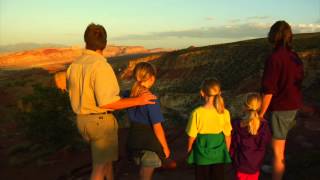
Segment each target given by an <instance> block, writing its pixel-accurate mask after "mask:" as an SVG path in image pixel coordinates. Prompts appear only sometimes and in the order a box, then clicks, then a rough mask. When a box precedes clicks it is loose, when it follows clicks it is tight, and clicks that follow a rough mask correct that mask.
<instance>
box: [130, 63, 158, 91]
mask: <svg viewBox="0 0 320 180" xmlns="http://www.w3.org/2000/svg"><path fill="white" fill-rule="evenodd" d="M152 76H154V77H155V76H156V70H155V68H154V67H153V66H152V65H151V64H150V63H147V62H141V63H138V64H137V65H136V67H135V68H134V70H133V77H134V78H135V82H134V84H133V86H132V89H131V94H130V97H137V96H139V95H140V94H141V93H142V92H143V91H145V90H146V89H147V88H146V86H145V85H144V83H145V81H147V80H148V79H149V78H151V77H152Z"/></svg>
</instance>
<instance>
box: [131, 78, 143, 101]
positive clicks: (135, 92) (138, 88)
mask: <svg viewBox="0 0 320 180" xmlns="http://www.w3.org/2000/svg"><path fill="white" fill-rule="evenodd" d="M145 89H146V88H145V87H144V86H142V85H141V82H139V81H135V82H134V84H133V86H132V88H131V94H130V97H137V96H139V95H140V94H141V92H142V91H143V90H145Z"/></svg>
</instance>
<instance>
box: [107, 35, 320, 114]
mask: <svg viewBox="0 0 320 180" xmlns="http://www.w3.org/2000/svg"><path fill="white" fill-rule="evenodd" d="M293 42H294V44H293V47H294V50H295V51H296V52H297V53H298V54H299V56H300V58H301V59H302V61H303V62H304V69H305V81H304V84H303V91H304V96H305V100H306V101H307V102H310V103H311V104H317V105H318V106H319V103H320V94H319V93H320V85H319V84H320V73H319V71H320V43H319V42H320V33H313V34H300V35H296V36H295V38H294V40H293ZM271 50H272V49H271V47H270V46H269V44H268V42H267V40H266V39H256V40H249V41H241V42H236V43H229V44H222V45H212V46H206V47H193V48H188V49H183V50H178V51H173V52H169V53H165V54H162V55H160V56H156V57H154V56H153V57H151V56H150V57H146V58H139V59H135V60H130V61H129V63H128V66H127V67H126V68H125V69H123V70H122V71H121V72H119V76H120V77H121V80H120V81H121V84H122V87H123V88H124V89H128V88H129V87H130V81H128V80H127V79H128V78H129V77H130V75H131V73H132V70H133V68H134V66H135V65H136V64H137V63H138V62H141V61H148V62H150V63H152V64H154V65H155V66H156V68H157V70H158V74H157V82H156V84H155V86H154V88H153V89H154V91H155V93H157V94H158V96H159V98H160V100H161V104H162V106H163V109H164V110H169V111H174V112H176V113H178V114H180V115H181V117H186V114H190V112H191V111H190V110H191V109H193V108H194V107H195V106H197V105H199V104H200V103H201V99H200V97H199V95H198V94H199V87H200V84H201V82H202V81H203V80H204V79H206V78H210V77H215V78H218V79H219V80H220V81H221V83H222V95H223V97H224V99H225V102H226V105H227V108H228V109H229V110H230V111H231V114H232V116H233V117H234V118H235V117H239V116H241V111H242V108H243V107H242V104H243V99H244V96H245V94H246V93H248V92H259V91H260V81H261V76H262V73H263V67H264V62H265V60H266V58H267V56H268V54H270V52H271ZM113 65H114V67H115V68H116V69H117V67H118V66H117V64H116V63H114V64H113ZM183 119H185V118H183Z"/></svg>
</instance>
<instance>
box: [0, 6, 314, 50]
mask: <svg viewBox="0 0 320 180" xmlns="http://www.w3.org/2000/svg"><path fill="white" fill-rule="evenodd" d="M277 20H285V21H287V22H288V23H289V24H290V25H291V26H292V29H293V31H294V33H305V32H320V0H157V1H156V0H90V1H89V0H51V1H49V0H0V45H10V44H17V43H53V44H64V45H80V46H83V45H84V43H83V33H84V31H85V28H86V27H87V25H88V24H90V23H91V22H94V23H97V24H101V25H103V26H104V27H105V28H106V30H107V33H108V44H113V45H140V46H145V47H147V48H157V47H162V48H186V47H189V46H205V45H211V44H219V43H226V42H233V41H239V40H244V39H251V38H259V37H266V34H267V33H268V30H269V28H270V26H271V25H272V24H273V23H274V22H276V21H277Z"/></svg>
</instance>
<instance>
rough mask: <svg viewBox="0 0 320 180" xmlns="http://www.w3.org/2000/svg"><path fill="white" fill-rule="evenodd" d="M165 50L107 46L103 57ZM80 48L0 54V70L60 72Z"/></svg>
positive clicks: (42, 49)
mask: <svg viewBox="0 0 320 180" xmlns="http://www.w3.org/2000/svg"><path fill="white" fill-rule="evenodd" d="M163 51H169V50H167V49H161V48H158V49H146V48H144V47H142V46H113V45H111V46H108V47H107V48H106V49H105V50H104V51H103V55H104V56H105V57H115V56H124V55H132V54H150V53H158V52H163ZM82 52H83V49H82V48H81V47H76V46H75V47H70V48H41V49H34V50H28V51H22V52H14V53H0V68H4V69H29V68H38V67H41V68H45V69H47V70H50V71H60V70H63V69H65V68H66V66H67V65H68V64H70V63H71V62H73V61H74V60H75V59H76V58H77V57H79V56H81V54H82Z"/></svg>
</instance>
